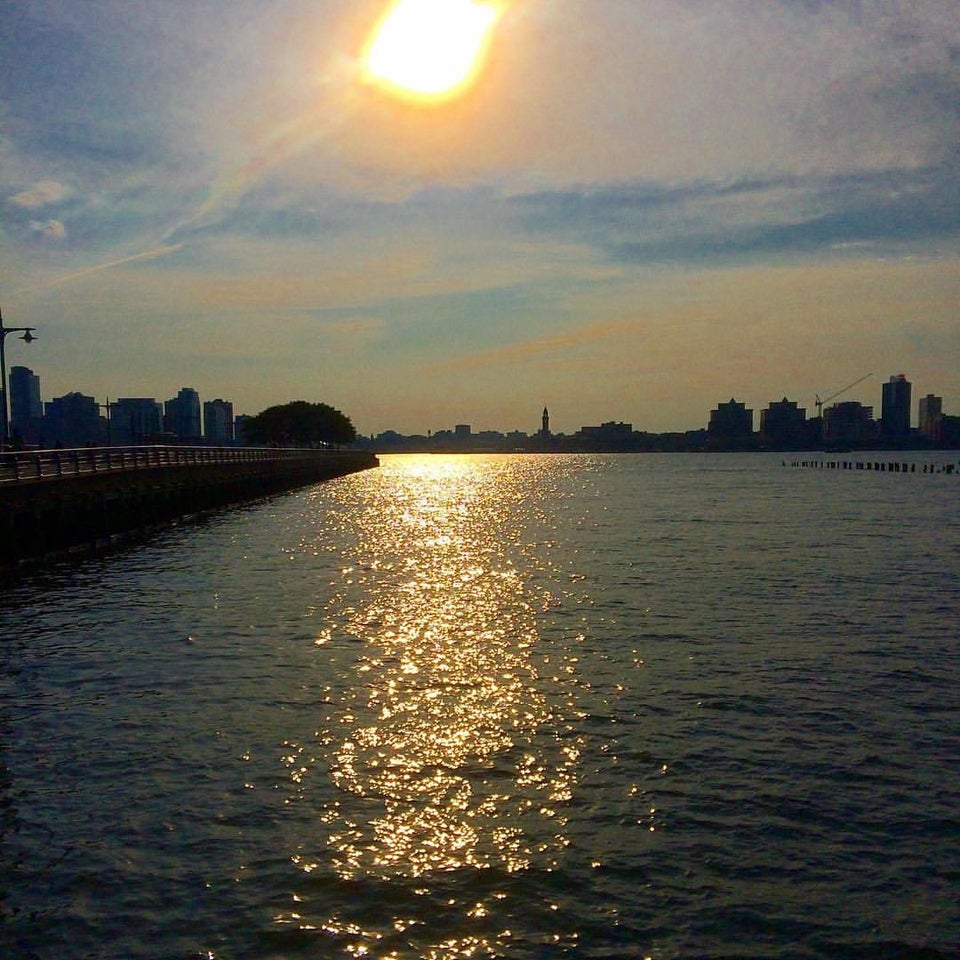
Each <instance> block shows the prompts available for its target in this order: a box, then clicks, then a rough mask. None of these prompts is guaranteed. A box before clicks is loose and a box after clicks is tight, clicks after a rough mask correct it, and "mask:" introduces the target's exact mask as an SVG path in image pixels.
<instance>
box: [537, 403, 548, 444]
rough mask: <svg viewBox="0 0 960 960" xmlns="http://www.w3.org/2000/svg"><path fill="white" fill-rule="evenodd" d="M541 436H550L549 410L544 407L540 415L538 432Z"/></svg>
mask: <svg viewBox="0 0 960 960" xmlns="http://www.w3.org/2000/svg"><path fill="white" fill-rule="evenodd" d="M539 435H540V436H541V437H544V438H546V437H549V436H550V411H549V410H548V409H547V408H546V407H544V408H543V413H542V415H541V416H540V434H539Z"/></svg>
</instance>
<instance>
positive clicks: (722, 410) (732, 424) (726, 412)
mask: <svg viewBox="0 0 960 960" xmlns="http://www.w3.org/2000/svg"><path fill="white" fill-rule="evenodd" d="M752 433H753V411H752V410H748V409H747V405H746V404H745V403H739V402H738V401H736V400H734V399H733V397H731V398H730V401H729V403H720V404H717V408H716V409H715V410H711V411H710V422H709V423H708V424H707V434H708V435H709V436H711V437H718V438H723V439H725V440H728V439H733V438H737V437H741V438H742V437H749V436H750V435H751V434H752Z"/></svg>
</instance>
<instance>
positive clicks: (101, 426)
mask: <svg viewBox="0 0 960 960" xmlns="http://www.w3.org/2000/svg"><path fill="white" fill-rule="evenodd" d="M41 433H42V439H43V444H44V446H48V447H85V446H88V445H90V444H101V443H104V442H105V441H106V439H107V421H106V420H105V419H104V418H103V417H102V416H100V404H98V403H97V401H96V400H95V399H94V398H93V397H87V396H84V395H83V394H82V393H67V394H64V396H62V397H55V398H54V399H53V400H50V401H49V402H47V403H45V404H44V415H43V424H42V427H41Z"/></svg>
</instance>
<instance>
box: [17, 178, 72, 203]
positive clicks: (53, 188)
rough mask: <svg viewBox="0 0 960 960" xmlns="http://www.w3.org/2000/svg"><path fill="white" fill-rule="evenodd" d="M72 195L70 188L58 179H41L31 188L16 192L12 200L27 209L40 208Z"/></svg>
mask: <svg viewBox="0 0 960 960" xmlns="http://www.w3.org/2000/svg"><path fill="white" fill-rule="evenodd" d="M69 196H70V188H69V187H66V186H64V185H63V184H62V183H58V182H57V181H56V180H40V181H39V182H38V183H35V184H34V185H33V186H32V187H31V188H30V189H29V190H24V191H22V192H21V193H17V194H14V195H13V196H12V197H10V202H11V203H12V204H14V205H16V206H18V207H24V208H25V209H27V210H38V209H39V208H40V207H45V206H47V205H48V204H52V203H59V202H60V201H61V200H64V199H65V198H66V197H69Z"/></svg>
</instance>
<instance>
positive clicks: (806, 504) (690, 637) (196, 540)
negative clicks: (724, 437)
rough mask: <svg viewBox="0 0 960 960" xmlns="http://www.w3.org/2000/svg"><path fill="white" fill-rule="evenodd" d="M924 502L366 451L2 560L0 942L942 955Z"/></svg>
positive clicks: (934, 613) (578, 464) (599, 463)
mask: <svg viewBox="0 0 960 960" xmlns="http://www.w3.org/2000/svg"><path fill="white" fill-rule="evenodd" d="M925 459H927V460H929V459H930V458H929V457H927V458H925ZM958 484H960V477H958V476H957V475H953V476H948V475H942V474H937V475H927V474H922V473H913V474H907V473H904V474H886V473H883V474H879V473H878V474H874V473H868V472H864V471H858V472H852V471H851V472H838V471H817V470H806V471H805V470H792V469H790V468H789V467H787V466H784V465H783V464H782V463H781V457H780V456H767V455H679V454H678V455H633V456H630V455H624V456H588V455H580V456H576V455H571V456H564V455H557V456H550V455H544V456H522V455H517V456H511V455H504V456H489V457H484V456H453V455H451V456H441V455H433V456H413V455H409V456H391V457H383V458H382V466H381V467H380V468H379V469H378V470H372V471H367V472H365V473H362V474H357V475H354V476H351V477H346V478H342V479H340V480H336V481H332V482H329V483H325V484H319V485H317V486H314V487H310V488H305V489H303V490H300V491H297V492H294V493H292V494H287V495H284V496H280V497H275V498H271V499H268V500H263V501H259V502H256V503H251V504H249V505H246V506H244V507H242V508H239V509H235V510H230V511H224V512H222V513H218V514H216V515H213V516H211V517H208V518H206V519H205V520H202V521H199V522H190V523H183V524H180V525H178V526H174V527H171V528H169V529H168V530H166V531H164V532H162V533H160V534H158V535H155V536H153V537H150V538H149V539H146V540H144V541H142V542H139V543H136V544H133V545H130V546H128V547H125V548H123V549H121V550H117V551H115V552H112V553H109V554H105V555H101V556H97V557H91V558H86V559H79V560H70V561H62V562H57V563H51V564H50V565H48V566H47V567H45V568H43V569H42V570H34V571H33V572H32V573H31V574H30V575H29V576H26V577H23V578H21V579H19V580H18V581H17V582H16V583H14V584H12V585H8V586H7V588H6V589H5V591H4V595H3V598H2V601H0V638H2V639H0V918H2V923H3V926H2V933H0V955H2V956H4V957H10V958H16V960H21V958H22V960H33V958H41V960H48V958H49V960H53V958H57V960H62V958H144V960H154V958H156V960H167V958H171V960H182V958H206V960H248V958H249V960H254V958H257V960H259V958H266V960H293V958H297V960H300V958H328V957H329V958H335V957H343V958H358V957H371V958H382V960H400V958H403V960H408V958H409V960H413V958H428V960H455V958H483V957H505V958H511V960H513V958H518V960H523V958H554V957H575V958H614V957H617V958H622V957H637V958H641V957H649V958H653V960H670V958H678V960H679V958H720V957H723V958H735V957H743V958H811V960H812V958H825V960H826V958H831V960H836V958H848V957H849V958H857V960H886V958H894V957H897V958H901V957H903V958H910V957H914V958H918V960H919V958H923V960H937V958H944V960H945V958H947V957H953V956H955V951H956V950H957V947H958V942H960V909H958V905H957V904H958V897H957V890H958V879H960V842H958V840H960V827H958V810H960V763H958V753H957V750H958V744H960V683H958V680H960V670H958V664H960V660H958V624H960V560H958V549H960V533H958V526H957V502H958V491H960V486H958Z"/></svg>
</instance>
